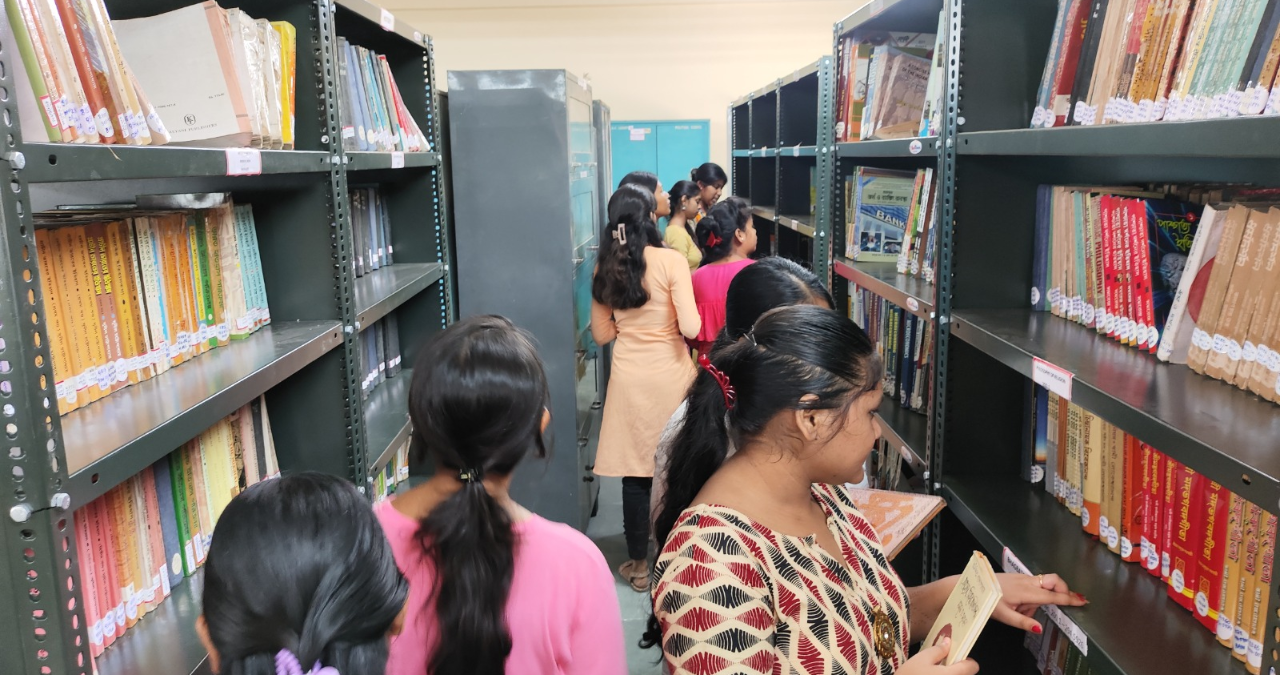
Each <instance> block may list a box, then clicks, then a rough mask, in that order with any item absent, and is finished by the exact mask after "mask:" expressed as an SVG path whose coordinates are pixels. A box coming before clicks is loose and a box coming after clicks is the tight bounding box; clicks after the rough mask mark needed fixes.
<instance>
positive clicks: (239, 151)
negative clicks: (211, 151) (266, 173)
mask: <svg viewBox="0 0 1280 675" xmlns="http://www.w3.org/2000/svg"><path fill="white" fill-rule="evenodd" d="M260 173H262V151H260V150H258V149H257V148H227V175H228V176H257V175H258V174H260Z"/></svg>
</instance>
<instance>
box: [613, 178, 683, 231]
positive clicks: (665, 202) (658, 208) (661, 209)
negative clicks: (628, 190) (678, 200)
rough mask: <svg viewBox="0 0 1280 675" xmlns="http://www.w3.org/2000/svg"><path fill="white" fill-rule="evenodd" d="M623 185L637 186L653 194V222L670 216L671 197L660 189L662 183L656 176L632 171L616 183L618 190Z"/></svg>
mask: <svg viewBox="0 0 1280 675" xmlns="http://www.w3.org/2000/svg"><path fill="white" fill-rule="evenodd" d="M624 185H639V186H641V187H643V188H644V189H646V190H648V191H650V192H652V193H653V204H654V207H653V215H654V220H655V221H657V219H658V218H666V217H667V216H669V215H671V195H669V194H667V192H666V191H665V190H663V189H662V181H660V180H658V177H657V176H655V175H653V174H651V173H649V172H648V171H632V172H631V173H629V174H627V175H625V176H623V177H622V180H620V181H618V187H619V188H621V187H622V186H624Z"/></svg>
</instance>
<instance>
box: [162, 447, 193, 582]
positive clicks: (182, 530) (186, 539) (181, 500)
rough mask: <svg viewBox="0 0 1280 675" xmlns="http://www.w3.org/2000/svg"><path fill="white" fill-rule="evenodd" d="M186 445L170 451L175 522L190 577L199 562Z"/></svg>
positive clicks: (186, 570)
mask: <svg viewBox="0 0 1280 675" xmlns="http://www.w3.org/2000/svg"><path fill="white" fill-rule="evenodd" d="M185 447H186V446H183V448H179V449H178V450H175V451H173V452H172V453H170V455H169V475H170V480H171V485H172V487H173V508H174V512H175V514H176V518H175V519H174V522H175V523H177V526H178V528H177V529H178V542H179V544H180V545H181V547H182V571H183V575H184V576H188V577H189V576H191V575H192V574H195V573H196V569H197V568H198V567H199V563H198V562H197V560H196V548H195V537H194V536H193V534H192V529H191V517H190V509H189V508H188V506H187V504H188V502H187V470H186V467H185V466H184V465H185V464H186V454H187V453H186V452H185Z"/></svg>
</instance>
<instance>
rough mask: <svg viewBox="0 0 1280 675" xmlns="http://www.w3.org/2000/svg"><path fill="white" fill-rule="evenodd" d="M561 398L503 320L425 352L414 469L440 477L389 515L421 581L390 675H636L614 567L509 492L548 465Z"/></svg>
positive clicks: (484, 321) (394, 648)
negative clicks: (526, 464)
mask: <svg viewBox="0 0 1280 675" xmlns="http://www.w3.org/2000/svg"><path fill="white" fill-rule="evenodd" d="M549 398H550V393H549V390H548V387H547V378H546V374H545V372H544V370H543V366H542V360H541V359H540V358H539V357H538V352H537V350H536V348H535V347H534V345H533V340H532V338H530V337H529V335H528V334H527V333H525V332H524V331H522V330H520V329H518V328H516V327H515V326H514V325H512V324H511V322H510V321H508V320H507V319H505V318H503V317H500V316H473V317H469V318H466V319H463V320H461V321H458V322H457V323H455V324H453V325H452V326H450V327H449V328H446V329H445V330H444V331H442V332H441V333H439V334H438V335H436V336H435V337H434V338H433V339H432V340H431V341H430V342H429V343H428V344H427V345H426V346H424V347H423V349H422V351H421V352H420V353H419V356H418V358H417V360H416V362H415V363H414V368H413V381H412V383H411V384H410V385H409V419H410V421H411V422H412V423H413V436H412V440H411V446H410V447H411V449H410V454H411V456H410V461H411V462H413V463H414V464H415V465H418V466H422V465H424V464H426V465H429V466H434V467H435V468H436V472H435V475H433V476H432V477H431V478H430V479H429V480H427V481H426V482H425V483H422V484H421V485H418V486H417V487H414V488H412V489H410V490H409V491H408V492H406V493H404V494H402V495H399V496H397V497H395V498H394V499H392V500H389V501H385V502H383V503H381V504H379V505H378V506H377V507H376V511H377V515H378V519H379V520H380V521H381V522H382V527H383V529H384V530H385V531H386V533H387V537H388V538H389V539H390V541H391V550H392V551H394V553H395V559H396V562H397V563H398V564H399V565H400V568H401V569H403V570H404V573H405V575H406V576H407V577H408V578H409V603H408V606H407V616H406V619H405V625H404V632H403V633H402V634H401V635H400V636H399V637H398V638H397V639H395V640H393V641H392V643H391V656H390V659H389V661H388V662H387V675H423V674H424V673H431V675H472V674H478V675H479V674H483V675H500V674H501V673H536V674H539V675H552V674H556V675H569V674H580V675H596V674H597V673H603V674H605V675H623V674H624V673H626V671H627V666H626V653H625V652H626V650H625V647H624V646H623V638H622V616H621V614H620V612H619V609H618V600H617V598H618V596H617V593H616V592H615V591H614V585H613V575H612V574H611V573H610V572H609V566H608V564H607V563H606V562H605V560H604V556H603V555H601V554H600V551H599V550H598V549H597V548H596V547H595V545H594V544H592V542H591V540H590V539H587V537H586V536H584V535H583V534H582V533H580V532H578V531H577V530H574V529H573V528H571V527H569V526H568V525H564V524H562V523H553V522H551V521H548V520H546V519H543V518H541V517H539V516H537V515H535V514H533V513H530V512H529V511H528V510H527V509H525V508H524V507H522V506H520V505H519V504H517V503H516V502H515V501H513V500H512V499H511V495H510V493H509V488H510V486H511V474H512V472H513V471H514V470H515V468H516V466H517V465H519V463H520V461H521V460H523V459H524V458H525V457H527V456H529V455H535V456H538V457H543V456H545V455H546V452H547V447H546V440H545V438H544V434H545V432H546V428H547V424H548V423H550V421H551V412H550V411H549V410H548V409H547V402H548V400H549ZM342 675H348V674H347V671H345V670H344V671H342Z"/></svg>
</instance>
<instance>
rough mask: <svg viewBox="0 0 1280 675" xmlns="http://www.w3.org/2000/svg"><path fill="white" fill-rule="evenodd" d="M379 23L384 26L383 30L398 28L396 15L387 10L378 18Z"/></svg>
mask: <svg viewBox="0 0 1280 675" xmlns="http://www.w3.org/2000/svg"><path fill="white" fill-rule="evenodd" d="M378 24H379V25H380V26H382V30H395V29H396V16H395V15H394V14H392V13H391V12H388V11H387V10H385V9H384V10H382V16H381V17H380V18H379V19H378Z"/></svg>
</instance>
